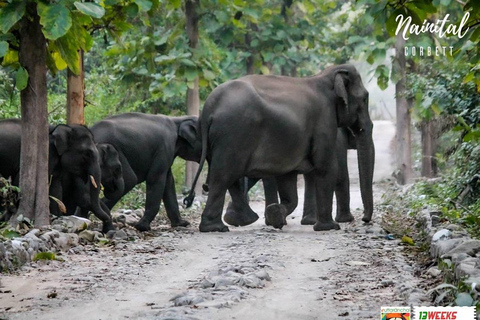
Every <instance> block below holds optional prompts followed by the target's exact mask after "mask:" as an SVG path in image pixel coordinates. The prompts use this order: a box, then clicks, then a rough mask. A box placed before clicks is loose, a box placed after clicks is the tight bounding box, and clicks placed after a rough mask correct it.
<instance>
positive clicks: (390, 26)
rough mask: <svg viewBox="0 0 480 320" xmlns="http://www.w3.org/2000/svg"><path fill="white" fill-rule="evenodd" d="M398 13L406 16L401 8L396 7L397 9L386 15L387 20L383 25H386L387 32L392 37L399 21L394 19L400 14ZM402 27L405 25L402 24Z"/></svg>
mask: <svg viewBox="0 0 480 320" xmlns="http://www.w3.org/2000/svg"><path fill="white" fill-rule="evenodd" d="M400 14H403V18H404V19H406V18H407V17H408V16H407V15H406V12H405V10H404V9H403V8H402V9H397V10H395V11H393V13H392V14H391V15H390V16H389V17H388V19H387V22H386V23H385V26H386V27H387V32H388V34H389V35H390V36H391V37H393V36H394V35H395V31H397V27H398V22H399V21H398V20H397V21H395V19H397V16H398V15H400ZM403 27H405V25H403ZM402 30H403V28H402ZM400 32H402V31H400Z"/></svg>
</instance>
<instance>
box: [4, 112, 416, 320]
mask: <svg viewBox="0 0 480 320" xmlns="http://www.w3.org/2000/svg"><path fill="white" fill-rule="evenodd" d="M393 136H394V127H393V125H392V124H391V123H390V122H385V121H377V122H375V128H374V141H375V145H376V168H375V181H381V180H382V179H384V178H386V177H388V176H390V174H391V172H392V166H391V162H392V160H391V157H390V143H391V140H392V139H393ZM349 163H350V168H351V172H350V175H351V177H352V186H351V198H352V204H351V207H352V209H353V213H354V215H355V217H356V222H353V223H350V224H343V225H342V230H340V231H329V232H314V231H313V230H312V226H301V225H300V217H301V214H302V203H303V189H302V188H303V187H302V182H301V181H300V182H299V188H300V190H299V195H300V197H301V199H300V205H299V208H298V209H297V210H296V211H295V212H294V213H293V214H292V215H291V216H290V217H289V218H288V226H286V227H284V228H283V230H273V229H271V228H269V227H265V226H264V223H263V205H264V204H263V202H253V203H252V207H254V210H256V211H257V212H259V213H260V216H261V219H260V220H259V221H257V222H256V223H255V224H253V225H251V226H248V227H244V228H234V227H232V228H230V230H231V232H229V233H225V234H221V233H212V234H200V233H199V232H198V231H197V230H198V228H196V227H192V228H189V229H179V230H171V229H168V228H159V229H157V230H155V231H154V232H152V233H151V234H150V235H146V236H145V239H143V240H141V241H135V242H119V243H115V244H113V245H110V246H105V247H98V246H93V245H92V246H87V247H84V248H82V249H77V250H71V252H69V253H68V254H65V255H64V256H63V258H64V259H65V262H59V261H52V262H49V263H34V264H32V265H31V266H27V267H24V268H22V270H21V271H20V272H19V274H18V275H8V276H4V275H2V279H1V283H2V285H3V287H1V288H0V292H3V293H0V319H1V318H6V319H219V320H220V319H276V320H280V319H326V320H329V319H379V313H380V307H381V306H385V305H390V306H392V305H395V306H398V305H406V299H405V297H404V296H402V294H401V293H402V292H404V293H406V292H408V287H414V286H415V284H416V280H415V278H414V277H413V275H412V267H411V266H409V265H408V263H406V262H405V260H404V258H403V255H402V253H401V251H402V247H401V246H399V243H398V241H395V240H387V239H386V238H385V235H384V233H383V232H382V230H381V228H380V227H379V221H380V217H379V214H380V213H378V212H376V213H375V214H376V216H375V218H374V219H375V221H374V223H373V224H370V225H363V223H362V222H361V221H360V217H361V214H362V212H361V211H362V210H360V209H357V210H355V209H356V208H361V207H362V205H361V198H360V193H359V187H358V171H357V170H355V168H356V166H357V164H356V155H355V151H352V152H350V153H349ZM381 194H382V189H381V184H378V183H377V184H376V185H375V198H376V199H377V200H378V199H379V198H380V196H381ZM197 225H198V222H197ZM5 292H6V293H5ZM48 295H50V298H48V297H47V296H48ZM404 295H405V294H404ZM175 304H177V305H178V306H175Z"/></svg>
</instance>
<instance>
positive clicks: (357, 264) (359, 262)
mask: <svg viewBox="0 0 480 320" xmlns="http://www.w3.org/2000/svg"><path fill="white" fill-rule="evenodd" d="M345 264H346V265H347V266H351V267H354V266H369V265H370V263H367V262H363V261H347V262H345Z"/></svg>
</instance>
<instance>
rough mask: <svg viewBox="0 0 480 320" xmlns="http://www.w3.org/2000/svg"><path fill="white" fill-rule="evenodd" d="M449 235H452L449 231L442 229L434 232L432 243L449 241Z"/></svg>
mask: <svg viewBox="0 0 480 320" xmlns="http://www.w3.org/2000/svg"><path fill="white" fill-rule="evenodd" d="M451 235H452V232H451V231H450V230H448V229H442V230H439V231H437V232H435V234H434V235H433V237H432V241H438V240H445V239H449V238H450V236H451Z"/></svg>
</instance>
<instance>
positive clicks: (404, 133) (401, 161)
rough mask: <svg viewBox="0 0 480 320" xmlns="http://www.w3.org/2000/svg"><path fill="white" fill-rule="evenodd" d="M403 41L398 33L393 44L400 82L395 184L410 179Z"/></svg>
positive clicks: (409, 141)
mask: <svg viewBox="0 0 480 320" xmlns="http://www.w3.org/2000/svg"><path fill="white" fill-rule="evenodd" d="M404 47H405V40H404V39H403V37H402V35H401V34H400V33H399V34H398V35H397V40H396V43H395V59H397V62H398V65H399V68H398V70H397V71H398V72H400V81H398V82H397V84H396V85H395V91H396V94H395V99H396V104H397V146H396V164H397V182H398V183H399V184H406V183H408V182H409V180H410V179H411V177H412V155H411V140H410V122H411V119H410V110H409V106H408V101H407V98H406V73H405V70H406V60H405V51H404Z"/></svg>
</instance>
